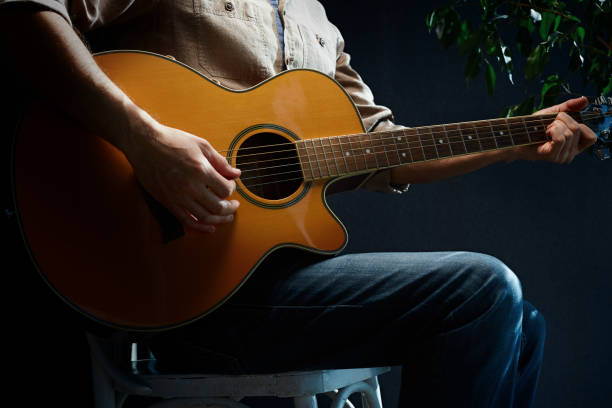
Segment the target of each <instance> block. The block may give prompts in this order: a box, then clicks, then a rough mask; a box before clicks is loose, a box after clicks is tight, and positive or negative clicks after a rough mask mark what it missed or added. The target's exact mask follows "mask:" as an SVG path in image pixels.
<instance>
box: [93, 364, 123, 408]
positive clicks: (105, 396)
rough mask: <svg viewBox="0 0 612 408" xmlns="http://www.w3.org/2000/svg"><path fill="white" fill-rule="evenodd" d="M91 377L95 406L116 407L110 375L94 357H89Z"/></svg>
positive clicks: (99, 407) (101, 407)
mask: <svg viewBox="0 0 612 408" xmlns="http://www.w3.org/2000/svg"><path fill="white" fill-rule="evenodd" d="M91 377H92V383H93V384H92V385H93V393H94V405H95V407H96V408H116V406H117V404H116V398H117V397H116V395H115V390H114V389H113V385H112V383H111V379H110V377H109V376H108V375H107V374H106V372H105V371H104V369H103V368H102V367H101V366H100V364H98V362H97V361H96V359H95V358H93V356H92V359H91Z"/></svg>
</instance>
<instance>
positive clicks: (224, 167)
mask: <svg viewBox="0 0 612 408" xmlns="http://www.w3.org/2000/svg"><path fill="white" fill-rule="evenodd" d="M204 155H205V156H206V158H207V159H208V161H209V162H210V164H212V166H213V167H214V168H215V170H217V172H218V173H219V174H221V175H222V176H223V177H225V178H228V179H235V178H237V177H240V170H238V169H237V168H234V167H232V166H230V164H229V163H228V162H227V159H226V158H225V157H223V156H222V155H221V154H220V153H219V152H217V151H216V150H215V149H213V148H210V149H206V150H205V151H204Z"/></svg>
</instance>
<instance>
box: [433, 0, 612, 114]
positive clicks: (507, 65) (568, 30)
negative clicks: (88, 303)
mask: <svg viewBox="0 0 612 408" xmlns="http://www.w3.org/2000/svg"><path fill="white" fill-rule="evenodd" d="M426 24H427V27H428V29H429V31H430V32H434V33H435V35H436V36H437V38H438V39H439V40H440V43H441V45H442V46H443V47H444V48H449V47H452V46H456V47H457V49H458V52H459V53H460V55H462V56H465V57H466V59H467V60H466V63H465V73H464V74H465V78H466V80H467V82H468V84H469V83H470V82H471V81H472V80H474V79H475V78H476V77H477V76H478V75H479V74H480V72H481V71H484V78H485V83H486V87H487V92H488V94H489V96H492V95H493V93H494V92H495V83H496V81H497V76H496V71H497V72H498V73H501V74H503V75H504V76H505V77H506V78H507V79H508V80H509V81H510V82H511V83H512V84H513V85H522V86H523V88H524V91H525V99H524V100H523V101H522V102H521V103H519V104H517V105H514V106H510V107H508V108H506V109H505V110H504V112H503V114H504V115H505V116H512V115H525V114H530V113H532V112H533V111H534V110H536V109H539V108H542V107H544V106H549V105H552V104H554V103H555V102H557V100H558V99H559V96H560V94H561V92H562V90H563V91H565V92H567V93H570V92H571V90H570V78H572V76H574V75H580V76H581V77H582V80H583V85H584V86H585V87H586V86H589V85H590V86H592V87H593V88H594V89H595V92H596V93H598V94H602V95H608V94H610V92H611V90H612V0H567V1H554V0H522V1H500V0H480V2H474V1H466V0H452V1H449V2H448V3H447V4H446V5H444V6H442V7H440V8H437V9H436V10H434V11H432V12H431V13H429V14H428V15H427V19H426ZM554 53H558V54H559V57H558V58H555V60H556V61H558V60H559V59H560V60H562V61H565V63H566V64H567V72H561V71H562V70H560V69H559V68H558V67H554V69H552V68H553V67H551V66H550V65H552V64H549V62H550V59H551V58H550V57H551V54H554ZM495 67H496V68H497V69H496V68H495ZM517 67H518V68H517ZM563 71H564V70H563ZM517 72H520V73H522V75H516V74H517Z"/></svg>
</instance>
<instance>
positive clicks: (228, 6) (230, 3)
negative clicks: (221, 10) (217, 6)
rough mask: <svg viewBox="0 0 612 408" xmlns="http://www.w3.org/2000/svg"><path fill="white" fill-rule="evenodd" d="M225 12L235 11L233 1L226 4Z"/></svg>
mask: <svg viewBox="0 0 612 408" xmlns="http://www.w3.org/2000/svg"><path fill="white" fill-rule="evenodd" d="M225 10H226V11H234V4H232V2H231V1H228V2H226V3H225Z"/></svg>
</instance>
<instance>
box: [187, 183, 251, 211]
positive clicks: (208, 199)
mask: <svg viewBox="0 0 612 408" xmlns="http://www.w3.org/2000/svg"><path fill="white" fill-rule="evenodd" d="M193 200H194V201H195V202H196V203H198V204H199V205H200V206H202V207H203V208H204V209H206V211H208V212H209V213H210V214H215V215H229V214H233V213H235V212H236V210H237V209H238V206H239V205H240V203H239V202H238V201H237V200H224V199H223V198H221V197H219V196H218V195H217V194H215V193H214V192H213V191H211V190H210V189H208V188H204V189H201V191H198V192H197V193H196V194H194V196H193Z"/></svg>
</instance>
